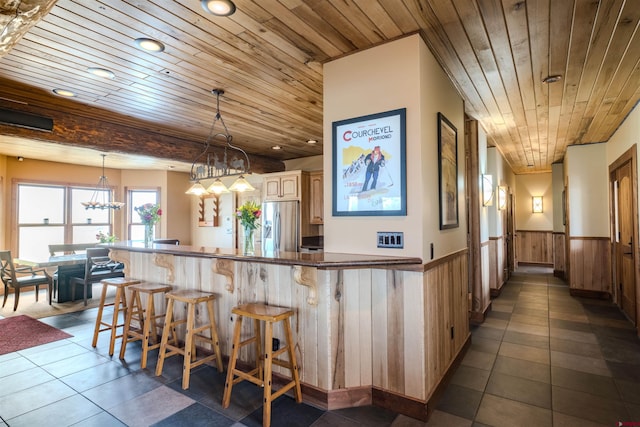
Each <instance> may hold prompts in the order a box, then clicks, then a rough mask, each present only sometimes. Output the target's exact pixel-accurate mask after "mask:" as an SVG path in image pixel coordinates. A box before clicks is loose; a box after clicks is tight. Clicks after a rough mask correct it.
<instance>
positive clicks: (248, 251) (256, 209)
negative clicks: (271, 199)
mask: <svg viewBox="0 0 640 427" xmlns="http://www.w3.org/2000/svg"><path fill="white" fill-rule="evenodd" d="M261 214H262V210H260V205H257V204H256V203H255V202H253V201H248V202H245V203H244V204H243V205H242V206H240V207H239V208H238V209H237V210H236V217H237V218H238V219H239V220H240V224H241V225H242V229H243V231H244V244H243V246H242V253H243V254H244V255H254V254H255V247H254V241H253V238H254V232H255V231H256V228H258V225H259V224H260V215H261Z"/></svg>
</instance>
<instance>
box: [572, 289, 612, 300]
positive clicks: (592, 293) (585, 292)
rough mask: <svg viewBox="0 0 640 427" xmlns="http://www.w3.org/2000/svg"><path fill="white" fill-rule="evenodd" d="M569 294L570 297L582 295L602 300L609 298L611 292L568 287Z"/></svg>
mask: <svg viewBox="0 0 640 427" xmlns="http://www.w3.org/2000/svg"><path fill="white" fill-rule="evenodd" d="M569 295H571V296H572V297H583V298H593V299H604V300H610V299H611V294H610V293H609V292H606V291H591V290H587V289H573V288H569Z"/></svg>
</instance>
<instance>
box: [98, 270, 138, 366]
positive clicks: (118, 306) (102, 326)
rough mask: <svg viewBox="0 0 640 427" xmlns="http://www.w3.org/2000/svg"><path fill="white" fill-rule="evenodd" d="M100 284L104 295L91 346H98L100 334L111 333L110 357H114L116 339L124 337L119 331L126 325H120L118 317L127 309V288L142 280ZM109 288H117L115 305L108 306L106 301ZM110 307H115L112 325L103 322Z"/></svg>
mask: <svg viewBox="0 0 640 427" xmlns="http://www.w3.org/2000/svg"><path fill="white" fill-rule="evenodd" d="M100 283H102V294H101V295H100V305H99V306H98V316H97V318H96V326H95V328H94V330H93V340H92V342H91V346H92V347H95V346H97V345H98V334H99V333H100V332H105V331H110V333H111V337H110V340H109V356H113V352H114V348H115V343H116V338H120V337H121V336H122V335H118V334H117V329H118V328H119V327H122V326H124V324H118V315H119V314H120V311H124V310H126V309H127V295H126V293H125V288H126V287H127V286H129V285H135V284H137V283H140V280H136V279H125V278H124V277H115V278H111V279H104V280H101V281H100ZM109 286H115V287H116V296H115V299H114V301H113V303H110V304H106V303H105V301H106V299H107V289H108V287H109ZM109 306H113V318H112V320H111V323H107V322H103V321H102V313H103V311H104V308H105V307H109Z"/></svg>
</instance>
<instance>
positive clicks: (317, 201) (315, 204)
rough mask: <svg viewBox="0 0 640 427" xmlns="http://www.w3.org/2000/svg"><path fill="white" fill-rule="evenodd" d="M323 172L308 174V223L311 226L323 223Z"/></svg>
mask: <svg viewBox="0 0 640 427" xmlns="http://www.w3.org/2000/svg"><path fill="white" fill-rule="evenodd" d="M322 179H323V172H322V171H314V172H311V173H309V190H310V193H311V194H310V195H309V222H310V223H311V224H323V223H324V197H323V181H322Z"/></svg>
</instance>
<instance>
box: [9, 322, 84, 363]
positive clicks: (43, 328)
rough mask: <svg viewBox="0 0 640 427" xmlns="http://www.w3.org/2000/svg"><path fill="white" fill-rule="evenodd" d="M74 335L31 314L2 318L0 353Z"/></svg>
mask: <svg viewBox="0 0 640 427" xmlns="http://www.w3.org/2000/svg"><path fill="white" fill-rule="evenodd" d="M72 336H73V335H69V334H68V333H66V332H64V331H61V330H60V329H57V328H54V327H53V326H49V325H47V324H46V323H42V322H41V321H39V320H36V319H33V318H31V317H29V316H24V315H20V316H14V317H9V318H7V319H0V354H7V353H12V352H14V351H19V350H24V349H25V348H30V347H35V346H37V345H42V344H47V343H50V342H53V341H58V340H62V339H65V338H70V337H72Z"/></svg>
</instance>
